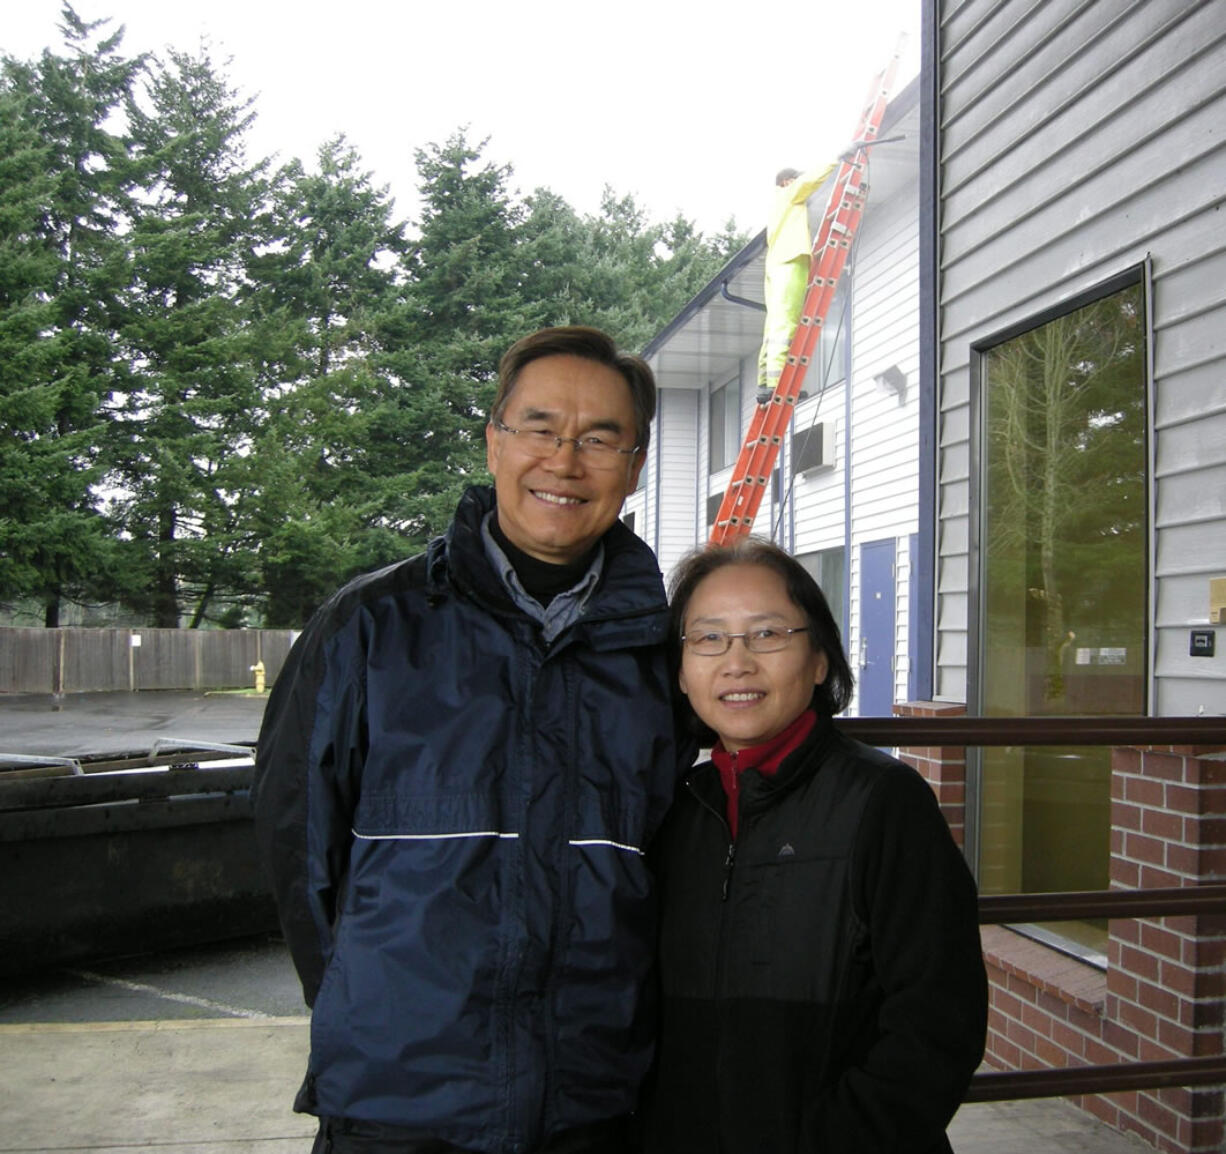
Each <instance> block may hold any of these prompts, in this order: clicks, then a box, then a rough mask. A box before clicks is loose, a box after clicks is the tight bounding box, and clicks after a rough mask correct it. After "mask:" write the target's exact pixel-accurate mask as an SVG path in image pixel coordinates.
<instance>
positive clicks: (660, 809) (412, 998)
mask: <svg viewBox="0 0 1226 1154" xmlns="http://www.w3.org/2000/svg"><path fill="white" fill-rule="evenodd" d="M492 507H493V493H492V491H491V490H489V489H483V488H482V489H470V490H469V491H468V492H467V493H466V494H465V496H464V498H463V499H462V501H461V503H460V506H459V508H458V510H457V513H456V519H455V522H454V523H453V525H452V527H451V529H450V530H449V531H448V533H447V535H446V536H445V537H443V538H439V539H436V540H435V541H433V542H432V543H431V544H430V545H429V546H428V548H427V550H426V552H425V553H424V554H422V555H420V556H418V557H415V558H413V559H411V560H408V561H405V562H402V563H400V564H397V565H393V566H391V567H390V568H387V569H384V570H382V571H380V572H377V573H374V574H371V575H369V576H366V577H363V578H360V579H359V580H357V581H355V582H352V583H351V584H349V585H348V586H346V587H345V588H344V589H342V590H341V591H340V592H339V593H338V594H336V595H335V596H334V597H333V598H331V599H330V600H329V601H328V602H327V604H325V605H324V606H323V607H322V608H321V609H320V611H319V612H318V613H317V614H316V615H315V617H314V618H313V619H312V621H311V623H310V624H309V626H308V627H307V629H306V631H305V632H304V633H303V635H302V637H301V638H299V640H298V642H297V643H296V644H295V646H294V648H293V650H292V652H291V655H290V658H289V661H288V662H287V665H286V667H285V669H284V670H283V671H282V673H281V675H280V676H279V677H278V679H277V682H276V685H275V686H274V688H273V692H272V695H271V697H270V699H269V704H268V709H267V711H266V714H265V719H264V726H263V729H262V731H261V734H260V740H259V745H258V755H257V760H256V774H255V785H254V789H253V796H254V803H255V813H256V827H257V833H258V836H259V838H260V841H261V844H262V847H263V851H264V854H265V860H266V862H267V864H268V866H269V869H270V871H271V875H272V877H273V879H274V886H275V890H276V895H277V900H278V905H279V908H280V912H281V921H282V925H283V928H284V932H285V935H286V938H287V939H288V942H289V945H290V949H291V951H292V954H293V958H294V962H295V965H296V967H297V969H298V972H299V975H300V976H301V979H302V984H303V991H304V994H305V996H306V1000H307V1002H308V1003H309V1004H310V1005H311V1006H312V1007H313V1014H312V1020H311V1055H310V1062H309V1066H308V1071H307V1076H306V1081H305V1083H304V1085H303V1088H302V1090H301V1091H300V1093H299V1097H298V1102H297V1103H296V1108H297V1109H299V1110H303V1111H306V1112H309V1113H314V1114H319V1115H321V1116H326V1117H338V1118H349V1119H358V1120H362V1121H368V1122H375V1123H382V1124H389V1125H393V1126H397V1127H404V1128H406V1129H407V1130H409V1131H411V1132H412V1133H413V1134H420V1135H421V1136H422V1137H434V1138H440V1139H443V1140H445V1141H447V1142H450V1143H452V1144H454V1145H457V1146H460V1147H463V1148H465V1149H472V1150H479V1151H490V1152H501V1151H508V1152H509V1151H523V1150H532V1149H534V1148H536V1147H537V1146H539V1145H540V1144H541V1143H543V1142H544V1141H546V1140H548V1139H549V1138H550V1137H551V1136H552V1135H555V1134H557V1133H560V1132H562V1131H565V1130H568V1129H571V1128H573V1127H577V1126H585V1125H589V1124H592V1123H596V1122H600V1121H602V1120H605V1119H610V1118H616V1117H619V1116H622V1115H624V1114H626V1113H627V1112H629V1111H631V1110H632V1108H633V1106H634V1103H635V1099H636V1094H637V1091H638V1088H639V1083H640V1081H641V1079H642V1076H643V1074H644V1072H645V1071H646V1069H647V1067H648V1065H649V1063H650V1059H651V1047H652V1041H653V1036H654V1015H653V1013H652V1008H651V1006H649V1005H648V1002H647V999H646V998H645V995H644V990H645V987H646V986H647V985H648V982H647V979H648V975H649V972H650V970H651V967H652V963H653V955H654V944H655V932H656V910H655V899H654V894H653V888H652V881H651V878H650V875H649V873H648V870H647V867H646V864H645V860H644V857H643V850H644V847H645V846H646V844H647V842H648V840H649V839H650V837H651V835H652V834H653V833H654V831H655V830H656V829H657V827H658V826H659V824H660V822H661V820H662V818H663V814H664V811H665V809H666V808H667V806H668V803H669V801H670V799H671V796H672V789H673V781H674V775H675V770H676V755H675V752H674V738H673V726H672V719H671V709H670V678H669V674H668V670H667V667H666V662H665V657H664V652H663V647H662V643H663V641H664V637H665V633H666V629H667V607H666V603H665V598H664V590H663V584H662V582H661V579H660V574H659V570H658V567H657V565H656V561H655V558H654V556H653V555H652V553H651V551H650V550H649V549H648V548H647V547H646V545H644V544H643V543H642V541H640V540H639V539H638V538H637V537H635V536H634V534H633V533H631V532H630V531H629V530H627V529H626V528H625V527H624V526H622V525H621V524H620V523H618V524H615V525H614V526H613V527H612V528H611V529H610V530H609V532H608V533H607V534H606V535H605V537H604V539H603V544H604V549H605V560H604V569H603V573H602V577H601V580H600V583H599V584H598V586H597V587H596V589H595V590H594V592H593V593H592V595H591V597H590V599H589V601H588V602H587V605H586V606H585V608H584V610H583V612H582V614H581V616H580V617H579V619H578V620H577V621H576V622H575V623H573V624H572V625H571V626H569V627H568V628H566V629H565V630H563V632H562V633H561V634H560V635H559V636H558V637H557V638H556V639H555V640H554V641H553V642H552V643H551V644H548V645H545V644H543V643H542V641H541V640H540V631H539V628H538V626H537V625H536V623H534V622H533V621H531V620H530V619H529V618H528V617H527V616H526V615H525V614H523V613H522V612H521V611H520V610H519V609H517V608H516V607H515V606H514V604H513V603H512V602H511V600H510V599H509V596H508V594H507V592H506V590H505V587H504V586H503V584H502V582H501V580H500V579H499V577H498V576H497V574H496V573H495V572H494V570H493V568H492V567H491V566H490V564H489V562H488V561H487V559H486V554H485V549H484V545H483V542H482V539H481V532H480V525H481V521H482V518H483V517H484V515H485V514H486V512H488V511H489V509H491V508H492Z"/></svg>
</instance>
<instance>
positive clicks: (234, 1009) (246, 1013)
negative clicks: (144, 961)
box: [64, 970, 273, 1019]
mask: <svg viewBox="0 0 1226 1154" xmlns="http://www.w3.org/2000/svg"><path fill="white" fill-rule="evenodd" d="M64 972H65V973H68V974H71V975H72V976H73V977H74V978H81V979H83V980H84V981H87V982H93V983H95V984H96V985H100V986H114V987H116V988H117V989H120V990H128V991H130V992H131V993H133V994H152V995H153V996H154V997H155V998H162V999H164V1000H165V1001H167V1002H180V1003H182V1004H183V1005H185V1006H196V1007H198V1008H200V1009H202V1010H217V1011H219V1012H220V1013H223V1014H229V1015H231V1016H232V1017H235V1018H253V1019H256V1018H259V1019H263V1018H271V1017H272V1016H273V1015H271V1014H265V1013H262V1012H261V1011H259V1010H248V1009H245V1008H243V1007H241V1006H227V1005H226V1004H225V1003H224V1002H215V1001H213V1000H212V998H199V997H196V996H195V995H194V994H178V993H175V992H174V991H173V990H162V989H159V988H158V987H157V986H149V985H146V984H145V983H144V982H129V981H128V980H127V979H126V978H111V977H107V975H106V974H95V973H93V972H92V971H90V970H65V971H64Z"/></svg>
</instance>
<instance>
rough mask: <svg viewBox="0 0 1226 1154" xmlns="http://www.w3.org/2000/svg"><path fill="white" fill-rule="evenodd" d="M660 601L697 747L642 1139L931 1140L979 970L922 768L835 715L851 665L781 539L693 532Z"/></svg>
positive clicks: (714, 1143) (777, 1146)
mask: <svg viewBox="0 0 1226 1154" xmlns="http://www.w3.org/2000/svg"><path fill="white" fill-rule="evenodd" d="M670 613H671V621H672V637H673V657H674V663H675V667H676V668H677V669H678V682H679V684H680V687H681V690H682V692H683V693H684V694H685V695H686V697H687V699H688V702H689V706H690V708H691V709H692V711H693V715H694V720H695V721H696V723H697V724H698V725H699V727H700V729H701V730H702V731H703V736H705V737H706V738H707V739H708V740H709V741H714V748H713V751H712V759H711V761H709V762H707V763H705V764H703V765H699V766H698V767H697V768H695V769H694V770H692V771H691V772H690V774H689V775H688V777H687V779H686V781H685V782H684V783H683V785H682V786H681V787H680V788H679V790H678V793H677V798H676V800H675V802H674V805H673V808H672V810H671V811H670V813H669V816H668V819H667V821H666V823H665V826H664V828H663V830H662V831H661V833H660V836H659V839H658V840H657V842H656V846H655V850H654V854H655V860H656V865H657V871H658V877H659V879H660V887H661V900H662V911H663V928H662V932H661V946H660V973H661V984H662V988H663V994H664V1008H663V1015H662V1022H663V1026H662V1032H661V1037H660V1041H659V1048H658V1057H657V1062H656V1069H655V1072H654V1076H653V1079H652V1082H651V1084H650V1086H649V1091H648V1097H647V1103H648V1109H647V1134H648V1141H647V1149H648V1151H651V1152H656V1151H660V1152H663V1151H668V1152H669V1154H686V1152H693V1154H718V1152H720V1151H723V1150H770V1151H776V1150H794V1151H797V1152H799V1154H817V1152H818V1151H830V1150H870V1149H871V1150H887V1149H888V1150H895V1149H903V1148H906V1149H908V1150H914V1151H916V1154H940V1152H946V1151H948V1150H949V1149H950V1147H949V1144H948V1141H947V1139H946V1138H945V1134H944V1131H945V1127H946V1125H947V1124H948V1123H949V1120H950V1118H951V1117H952V1116H953V1114H954V1111H955V1110H956V1109H957V1107H958V1104H959V1103H960V1101H961V1099H962V1095H963V1093H964V1092H965V1090H966V1087H967V1085H968V1083H969V1081H970V1077H971V1074H972V1073H973V1071H974V1069H975V1067H976V1065H977V1064H978V1062H979V1059H980V1057H981V1055H982V1052H983V1041H984V1033H985V1028H986V1017H987V989H986V979H985V975H984V967H983V959H982V954H981V951H980V945H979V931H978V924H977V911H976V898H975V886H974V882H973V881H972V880H971V875H970V871H969V870H968V869H967V867H966V864H965V862H964V861H963V860H962V856H961V854H960V853H959V851H958V849H957V847H956V846H955V844H954V841H953V838H952V837H951V836H950V832H949V829H948V827H947V826H946V824H945V819H944V818H943V817H942V816H941V813H940V810H939V809H938V807H937V804H936V800H935V798H934V797H933V794H932V791H931V789H930V788H929V787H928V785H927V784H926V783H925V782H924V781H923V779H922V778H920V777H919V775H918V774H917V773H915V772H914V771H913V770H912V769H910V768H909V767H907V766H905V765H903V764H902V763H901V762H898V761H895V760H894V759H893V758H891V757H887V756H886V755H885V754H883V753H881V752H880V751H878V750H875V749H870V748H869V747H867V746H864V745H861V744H860V743H858V742H855V741H852V740H850V739H849V738H846V737H844V736H843V735H842V734H841V733H839V731H838V730H837V729H836V728H835V726H834V724H833V721H832V718H833V715H834V714H835V713H838V712H840V711H842V710H843V709H844V708H846V706H847V703H848V701H849V699H850V697H851V689H852V674H851V670H850V668H849V666H848V663H847V657H846V655H845V654H844V652H843V647H842V643H841V641H840V638H839V630H838V627H837V625H836V624H835V622H834V618H833V617H832V616H831V613H830V608H829V606H828V604H827V603H826V598H825V597H824V596H823V594H822V591H821V589H820V588H819V587H818V586H817V584H816V582H815V581H814V580H813V578H812V577H811V576H810V575H809V573H808V572H807V571H806V570H805V569H804V568H803V566H801V564H800V563H799V562H797V561H796V560H795V559H794V558H792V557H790V556H789V555H788V554H786V553H784V552H783V551H782V550H780V549H778V548H776V547H775V546H774V545H771V544H768V543H767V542H765V541H757V540H754V539H752V538H751V539H749V540H747V541H742V542H741V543H739V544H737V545H733V546H729V547H726V548H717V549H707V550H703V551H701V552H699V553H695V554H692V555H691V556H690V557H689V558H688V559H687V560H685V561H684V562H682V564H681V566H680V568H679V569H678V571H677V575H676V577H675V579H674V583H673V599H672V606H671V610H670Z"/></svg>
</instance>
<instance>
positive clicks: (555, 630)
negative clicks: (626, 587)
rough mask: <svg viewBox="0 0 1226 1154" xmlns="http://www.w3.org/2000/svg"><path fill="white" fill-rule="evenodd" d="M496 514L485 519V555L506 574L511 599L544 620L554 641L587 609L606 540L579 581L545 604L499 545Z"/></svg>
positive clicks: (542, 623)
mask: <svg viewBox="0 0 1226 1154" xmlns="http://www.w3.org/2000/svg"><path fill="white" fill-rule="evenodd" d="M493 516H494V514H493V513H492V512H490V513H487V514H486V515H485V517H484V519H483V520H482V522H481V540H482V542H483V543H484V545H485V555H486V556H487V557H488V558H489V560H490V564H491V565H493V566H494V571H495V572H496V573H497V574H498V576H499V577H501V578H502V583H503V584H504V585H505V586H506V587H507V592H508V593H510V594H511V600H512V601H514V602H515V604H516V605H517V606H518V607H519V608H520V609H522V610H523V611H524V612H525V613H526V614H527V615H528V616H529V617H531V618H532V620H533V621H536V622H538V623H539V624H540V627H541V635H542V636H543V637H544V639H545V640H546V641H552V640H553V639H554V638H555V637H557V635H558V634H559V633H561V632H562V630H563V629H565V628H566V627H567V626H568V625H571V624H573V623H574V622H575V621H577V620H578V619H579V617H580V616H581V614H582V613H583V607H584V606H585V605H586V604H587V601H588V598H589V597H591V595H592V592H593V591H594V590H595V588H596V585H597V583H598V582H599V581H600V574H601V572H602V571H603V569H604V544H603V542H602V543H601V544H599V545H597V546H596V555H595V556H594V557H593V558H592V564H591V565H590V567H589V568H588V571H587V572H586V573H585V574H584V575H583V576H582V578H580V580H579V581H578V583H577V584H575V585H574V586H572V587H571V588H570V589H567V590H566V591H565V592H563V593H559V594H558V595H557V596H556V597H555V598H554V599H553V600H552V601H550V602H549V604H548V605H547V606H546V605H542V604H541V603H540V602H539V601H538V600H537V599H536V598H535V597H533V596H531V595H530V594H529V593H528V592H527V591H526V590H525V589H524V587H523V583H522V582H521V581H520V579H519V574H518V573H516V572H515V567H514V566H513V565H512V564H511V562H510V561H509V560H508V559H507V555H506V554H505V553H504V552H503V551H502V550H501V549H500V548H499V547H498V542H497V541H495V540H494V535H493V533H491V532H490V519H491V518H492V517H493Z"/></svg>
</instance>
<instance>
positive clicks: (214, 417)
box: [111, 51, 262, 627]
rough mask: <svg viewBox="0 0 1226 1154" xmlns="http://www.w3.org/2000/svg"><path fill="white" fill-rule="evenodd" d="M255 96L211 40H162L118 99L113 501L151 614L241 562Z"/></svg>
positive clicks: (255, 182)
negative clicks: (196, 51)
mask: <svg viewBox="0 0 1226 1154" xmlns="http://www.w3.org/2000/svg"><path fill="white" fill-rule="evenodd" d="M250 104H251V102H250V101H245V102H243V101H240V100H239V99H238V98H237V96H236V94H235V93H234V92H233V90H232V89H231V88H230V87H229V86H228V84H227V82H226V80H225V78H224V77H223V76H222V75H221V74H220V73H219V72H218V70H217V69H216V68H215V66H214V64H213V62H212V61H211V59H210V58H209V55H208V53H207V51H202V53H201V54H200V55H199V56H197V57H191V56H188V55H186V54H183V53H179V52H175V51H171V52H170V53H169V60H168V63H167V64H166V65H163V66H159V67H157V68H156V69H155V70H153V71H151V72H150V74H149V76H148V80H147V83H146V86H145V90H144V92H143V93H142V98H141V99H132V100H130V101H129V103H128V116H129V119H130V122H131V132H132V141H133V149H134V157H135V162H136V165H137V171H138V173H139V177H140V181H141V186H142V190H143V192H142V196H141V198H140V201H139V203H138V204H137V205H135V206H134V209H133V220H132V226H131V232H130V235H129V237H128V246H129V253H130V260H131V277H132V288H131V290H130V293H129V297H128V302H127V309H126V314H125V317H124V322H123V327H122V337H123V344H124V349H125V353H126V356H127V357H128V359H129V361H130V363H131V365H132V381H131V384H130V387H129V389H128V391H127V394H126V396H124V397H123V398H122V403H120V404H118V405H117V406H116V420H115V422H114V433H115V435H114V436H113V438H112V441H111V459H112V463H113V467H114V469H115V472H116V475H117V477H118V479H119V482H120V484H121V485H122V490H123V492H122V496H121V497H120V498H119V499H118V500H117V502H116V508H117V511H118V513H119V516H120V518H121V522H122V525H123V527H124V529H125V531H126V532H127V533H128V534H129V535H130V536H131V538H132V540H133V542H135V543H136V544H137V545H138V546H139V548H140V559H141V563H142V565H143V567H144V570H145V579H144V581H143V582H142V588H141V589H139V590H135V589H134V590H130V592H129V600H130V601H133V602H134V607H136V608H140V609H141V610H143V611H144V612H146V613H148V614H149V616H150V618H151V620H152V623H153V624H154V625H155V626H161V627H175V626H177V625H179V623H180V616H181V613H182V610H183V605H182V599H183V597H184V596H185V595H186V596H188V597H190V598H191V599H192V603H193V604H192V609H193V613H192V619H191V624H192V625H193V626H195V625H199V624H201V622H202V621H203V619H204V616H205V613H206V611H207V609H208V606H209V603H210V601H211V600H212V599H213V598H214V597H216V596H217V595H218V594H219V593H220V592H221V591H223V590H229V591H233V590H234V589H235V587H236V586H237V587H238V589H239V590H240V591H241V590H242V589H243V587H244V583H245V579H244V573H245V572H246V571H248V570H249V567H250V566H249V561H248V559H247V556H246V548H245V546H246V543H247V542H246V539H245V537H244V534H243V531H242V526H241V524H240V521H239V519H238V517H237V512H236V506H235V495H236V493H237V491H238V488H239V485H240V484H241V480H242V478H243V477H244V476H245V474H246V466H245V464H244V457H245V455H246V454H248V453H249V452H250V449H251V445H252V442H253V429H252V413H253V411H254V409H255V401H256V392H255V384H254V373H253V370H252V358H251V350H250V344H249V338H248V332H247V327H248V326H247V324H246V319H245V289H246V285H247V277H246V264H247V261H248V259H249V256H250V254H251V251H252V249H253V247H254V245H255V244H256V242H257V239H258V238H257V236H256V235H255V233H254V230H255V222H257V221H258V220H259V219H260V214H259V212H258V208H259V203H260V196H261V192H262V184H261V180H260V171H261V167H262V166H259V165H257V166H248V164H247V161H246V157H245V152H244V146H243V137H244V134H245V132H246V130H247V128H248V126H249V125H250V123H251V120H252V119H253V116H254V114H253V113H252V112H251V110H250Z"/></svg>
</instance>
